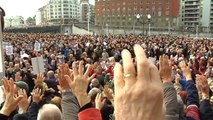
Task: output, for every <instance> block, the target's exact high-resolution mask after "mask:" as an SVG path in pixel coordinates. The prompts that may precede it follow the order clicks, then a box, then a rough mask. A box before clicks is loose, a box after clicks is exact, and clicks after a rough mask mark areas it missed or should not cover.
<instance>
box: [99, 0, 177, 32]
mask: <svg viewBox="0 0 213 120" xmlns="http://www.w3.org/2000/svg"><path fill="white" fill-rule="evenodd" d="M179 12H180V0H96V1H95V25H97V26H106V25H109V27H117V28H122V27H125V28H132V27H133V26H134V25H135V24H136V27H137V26H140V25H139V24H140V23H141V22H143V24H145V26H146V27H147V24H146V22H145V21H147V18H146V17H145V16H146V15H148V14H150V15H151V16H152V17H151V21H150V22H151V26H152V28H165V27H166V28H168V27H167V26H168V25H170V26H171V27H174V28H175V27H178V26H179ZM137 14H140V15H141V16H142V17H140V19H139V20H138V19H136V15H137ZM138 21H140V23H138Z"/></svg>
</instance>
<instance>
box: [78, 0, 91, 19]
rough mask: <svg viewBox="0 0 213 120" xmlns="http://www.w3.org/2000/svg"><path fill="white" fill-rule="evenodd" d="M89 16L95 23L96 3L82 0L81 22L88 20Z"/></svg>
mask: <svg viewBox="0 0 213 120" xmlns="http://www.w3.org/2000/svg"><path fill="white" fill-rule="evenodd" d="M88 17H89V21H90V22H92V23H94V17H95V13H94V5H92V4H90V3H89V0H81V1H80V22H87V21H88Z"/></svg>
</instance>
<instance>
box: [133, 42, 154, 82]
mask: <svg viewBox="0 0 213 120" xmlns="http://www.w3.org/2000/svg"><path fill="white" fill-rule="evenodd" d="M134 52H135V55H136V60H137V77H138V78H140V79H141V80H140V82H146V81H147V80H150V76H149V62H148V59H147V57H146V53H145V52H144V49H143V48H142V47H141V46H140V45H138V44H136V45H135V46H134Z"/></svg>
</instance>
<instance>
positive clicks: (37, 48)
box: [34, 42, 41, 51]
mask: <svg viewBox="0 0 213 120" xmlns="http://www.w3.org/2000/svg"><path fill="white" fill-rule="evenodd" d="M34 50H35V51H40V50H41V44H40V43H39V42H36V43H35V45H34Z"/></svg>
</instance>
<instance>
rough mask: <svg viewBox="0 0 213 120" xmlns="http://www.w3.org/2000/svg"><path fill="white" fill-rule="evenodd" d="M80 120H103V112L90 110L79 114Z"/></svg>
mask: <svg viewBox="0 0 213 120" xmlns="http://www.w3.org/2000/svg"><path fill="white" fill-rule="evenodd" d="M78 118H79V120H102V117H101V112H100V110H98V109H95V108H89V109H86V110H83V111H81V112H80V113H78Z"/></svg>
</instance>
